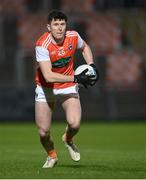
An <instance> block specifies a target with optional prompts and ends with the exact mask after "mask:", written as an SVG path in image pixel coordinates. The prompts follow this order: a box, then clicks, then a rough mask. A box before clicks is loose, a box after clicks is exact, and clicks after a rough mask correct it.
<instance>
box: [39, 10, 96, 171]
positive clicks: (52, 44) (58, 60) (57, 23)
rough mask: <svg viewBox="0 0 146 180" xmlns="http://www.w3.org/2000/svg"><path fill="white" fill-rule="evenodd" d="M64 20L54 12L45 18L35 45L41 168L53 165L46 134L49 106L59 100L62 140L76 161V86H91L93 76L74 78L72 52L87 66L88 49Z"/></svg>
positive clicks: (54, 155) (52, 151) (54, 156)
mask: <svg viewBox="0 0 146 180" xmlns="http://www.w3.org/2000/svg"><path fill="white" fill-rule="evenodd" d="M66 26H67V17H66V15H65V14H64V13H62V12H60V11H57V10H54V11H52V12H51V13H50V14H49V15H48V24H47V29H48V31H47V32H46V33H44V34H43V35H42V36H41V37H40V38H39V39H38V41H37V42H36V48H35V51H36V61H37V70H36V76H35V81H36V90H35V93H36V94H35V119H36V124H37V127H38V131H39V136H40V141H41V144H42V145H43V147H44V149H45V150H46V152H47V155H48V156H47V160H46V162H45V164H44V165H43V168H52V167H54V165H55V164H56V163H57V161H58V158H57V153H56V151H55V148H54V143H53V140H52V137H51V134H50V126H51V119H52V112H53V107H54V104H55V101H56V99H59V100H60V102H61V105H62V107H63V109H64V111H65V115H66V120H67V128H66V130H65V133H64V135H63V136H62V141H63V143H64V144H65V146H66V148H67V149H68V151H69V154H70V156H71V158H72V159H73V160H74V161H79V160H80V153H79V151H78V150H77V147H76V146H75V144H74V143H73V137H74V136H75V135H76V133H77V132H78V130H79V128H80V121H81V105H80V99H79V94H78V83H80V84H83V85H84V86H88V85H93V84H95V83H96V81H97V75H95V76H89V75H85V73H86V71H84V72H83V73H81V74H79V75H74V70H73V64H74V59H73V56H74V53H75V51H76V50H77V49H80V50H81V52H82V54H83V57H84V59H85V61H86V63H87V64H89V65H91V66H92V67H93V69H94V70H95V71H96V67H95V65H94V64H93V56H92V52H91V50H90V48H89V46H88V45H87V44H86V43H85V41H83V40H82V38H81V37H80V35H79V34H78V33H77V32H76V31H67V30H66Z"/></svg>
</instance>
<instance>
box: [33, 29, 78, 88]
mask: <svg viewBox="0 0 146 180" xmlns="http://www.w3.org/2000/svg"><path fill="white" fill-rule="evenodd" d="M78 38H79V35H78V33H77V32H76V31H67V32H66V35H65V38H64V41H63V43H62V44H61V45H56V44H53V42H52V40H51V36H50V33H48V32H46V33H44V34H43V35H42V36H41V37H40V38H39V39H38V41H37V42H36V47H42V48H45V49H46V50H48V60H50V61H51V63H52V71H53V72H57V73H61V74H64V75H74V70H73V64H74V54H75V51H76V49H77V44H78ZM35 82H36V84H38V85H40V86H43V87H48V88H55V89H62V88H66V87H70V86H73V85H74V84H75V83H73V82H66V83H46V81H45V79H44V77H43V75H42V73H41V70H40V68H39V66H37V69H36V75H35Z"/></svg>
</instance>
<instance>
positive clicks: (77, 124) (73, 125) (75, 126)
mask: <svg viewBox="0 0 146 180" xmlns="http://www.w3.org/2000/svg"><path fill="white" fill-rule="evenodd" d="M69 127H70V128H71V129H72V130H75V131H78V130H79V129H80V122H73V123H71V124H69Z"/></svg>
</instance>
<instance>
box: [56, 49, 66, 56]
mask: <svg viewBox="0 0 146 180" xmlns="http://www.w3.org/2000/svg"><path fill="white" fill-rule="evenodd" d="M64 54H65V50H64V48H63V47H61V48H60V49H59V50H58V55H59V56H63V55H64Z"/></svg>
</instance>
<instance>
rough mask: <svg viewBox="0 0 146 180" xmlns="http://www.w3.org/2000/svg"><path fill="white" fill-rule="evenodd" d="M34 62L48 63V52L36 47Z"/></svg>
mask: <svg viewBox="0 0 146 180" xmlns="http://www.w3.org/2000/svg"><path fill="white" fill-rule="evenodd" d="M35 53H36V61H38V62H39V61H50V57H49V51H48V50H47V49H45V48H43V47H41V46H36V48H35Z"/></svg>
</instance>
